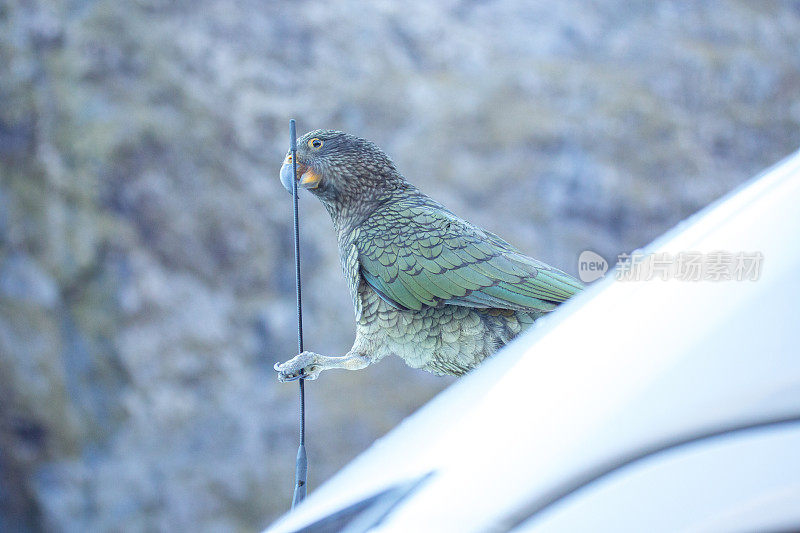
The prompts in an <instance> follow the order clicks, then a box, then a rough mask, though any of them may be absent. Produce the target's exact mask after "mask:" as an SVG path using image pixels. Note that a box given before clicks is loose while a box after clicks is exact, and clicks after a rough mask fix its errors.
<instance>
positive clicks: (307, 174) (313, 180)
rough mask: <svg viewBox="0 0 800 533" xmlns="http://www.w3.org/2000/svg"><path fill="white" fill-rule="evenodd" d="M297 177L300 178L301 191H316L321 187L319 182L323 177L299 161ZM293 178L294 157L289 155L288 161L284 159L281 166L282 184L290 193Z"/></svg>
mask: <svg viewBox="0 0 800 533" xmlns="http://www.w3.org/2000/svg"><path fill="white" fill-rule="evenodd" d="M297 175H298V176H299V178H298V180H297V187H298V188H299V189H316V188H317V187H318V186H319V180H320V179H322V176H321V175H320V174H319V173H318V172H316V171H315V170H314V169H313V168H311V167H309V166H308V165H304V164H303V163H300V162H299V161H298V162H297ZM293 177H294V176H292V156H291V154H289V155H287V156H286V159H284V161H283V165H281V183H282V184H283V187H284V188H285V189H286V190H287V191H289V192H290V193H291V192H292V178H293Z"/></svg>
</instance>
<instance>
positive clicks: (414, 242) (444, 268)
mask: <svg viewBox="0 0 800 533" xmlns="http://www.w3.org/2000/svg"><path fill="white" fill-rule="evenodd" d="M297 167H298V176H297V179H298V187H300V188H306V189H308V190H309V191H311V192H312V193H313V194H314V195H315V196H317V197H318V198H319V199H320V200H321V201H322V203H323V205H325V207H326V209H327V210H328V212H329V213H330V215H331V219H332V220H333V225H334V227H335V228H336V233H337V237H338V243H339V257H340V259H341V264H342V269H343V271H344V274H345V278H346V280H347V283H348V287H349V289H350V294H351V296H352V298H353V306H354V309H355V315H356V340H355V343H354V344H353V347H352V348H351V349H350V351H349V352H348V353H347V354H346V355H344V356H342V357H329V356H323V355H319V354H316V353H313V352H303V353H302V354H300V355H298V356H297V357H295V358H293V359H291V360H289V361H287V362H286V363H284V364H278V365H275V369H276V370H277V371H278V377H279V379H281V380H282V381H287V380H291V379H297V378H299V377H305V378H306V379H315V378H316V377H317V376H318V375H319V373H320V372H321V371H322V370H327V369H330V368H347V369H351V370H355V369H359V368H364V367H365V366H367V365H369V364H370V363H372V362H375V361H378V360H380V359H382V358H383V357H385V356H387V355H397V356H399V357H402V358H403V359H404V360H405V361H406V363H407V364H409V365H410V366H412V367H415V368H424V369H425V370H428V371H430V372H434V373H437V374H453V375H461V374H464V373H465V372H467V371H469V370H470V369H472V368H474V367H475V366H476V365H477V364H479V363H480V362H481V361H482V360H483V359H485V358H486V357H488V356H489V355H491V354H492V353H494V352H495V351H496V350H497V349H498V348H500V347H501V346H503V345H504V344H506V343H507V342H508V341H509V340H511V339H512V338H513V337H514V336H516V335H517V334H518V333H519V332H520V331H522V330H523V329H525V328H526V327H527V326H529V325H530V324H532V323H533V321H534V320H536V319H537V318H539V317H541V316H542V315H543V314H545V313H547V312H548V311H552V310H553V309H554V308H555V307H556V306H557V305H558V304H560V303H561V302H563V301H565V300H566V299H568V298H570V297H571V296H573V295H574V294H575V293H577V292H578V291H580V290H581V288H582V286H581V284H580V283H579V282H578V281H577V280H575V279H574V278H572V277H571V276H569V275H567V274H565V273H564V272H561V271H560V270H557V269H555V268H553V267H550V266H548V265H546V264H544V263H542V262H540V261H537V260H536V259H533V258H530V257H528V256H525V255H523V254H522V253H521V252H519V251H518V250H517V249H516V248H514V247H513V246H511V245H510V244H508V243H507V242H505V241H504V240H503V239H501V238H500V237H498V236H497V235H494V234H493V233H490V232H488V231H485V230H483V229H481V228H479V227H477V226H474V225H472V224H470V223H469V222H467V221H465V220H462V219H460V218H458V217H457V216H455V215H454V214H453V213H451V212H450V211H448V210H447V209H446V208H445V207H444V206H442V205H441V204H439V203H438V202H436V201H434V200H433V199H431V198H430V197H428V196H426V195H425V194H423V193H422V192H420V191H419V190H418V189H417V188H416V187H414V186H413V185H411V184H410V183H408V182H407V181H406V180H405V179H404V178H403V177H402V176H401V175H400V173H399V172H397V170H396V169H395V167H394V164H393V163H392V162H391V160H390V159H389V158H388V157H387V156H386V154H384V153H383V152H382V151H381V150H380V149H379V148H378V147H377V146H375V145H374V144H372V143H371V142H369V141H366V140H364V139H360V138H358V137H354V136H352V135H348V134H346V133H342V132H338V131H325V130H317V131H313V132H310V133H307V134H305V135H304V136H303V137H301V138H300V139H298V152H297ZM291 179H292V173H291V156H290V155H287V158H286V161H285V162H284V165H283V167H282V168H281V181H282V182H283V184H284V186H285V187H286V188H287V189H289V190H290V191H291V185H292V183H291Z"/></svg>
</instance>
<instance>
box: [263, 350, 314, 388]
mask: <svg viewBox="0 0 800 533" xmlns="http://www.w3.org/2000/svg"><path fill="white" fill-rule="evenodd" d="M320 359H322V356H321V355H319V354H316V353H314V352H303V353H301V354H300V355H297V356H295V357H293V358H291V359H289V360H288V361H286V362H285V363H283V364H281V363H275V366H274V367H273V368H274V369H275V371H276V372H277V373H278V381H280V382H282V383H285V382H287V381H295V380H298V379H300V378H303V379H308V380H312V379H317V377H319V373H320V372H321V371H322V366H321V365H320V364H319V363H320Z"/></svg>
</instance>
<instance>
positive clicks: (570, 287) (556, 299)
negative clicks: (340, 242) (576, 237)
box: [355, 197, 583, 311]
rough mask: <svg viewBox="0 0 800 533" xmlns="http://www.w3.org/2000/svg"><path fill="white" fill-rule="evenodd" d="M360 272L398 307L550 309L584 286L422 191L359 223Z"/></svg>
mask: <svg viewBox="0 0 800 533" xmlns="http://www.w3.org/2000/svg"><path fill="white" fill-rule="evenodd" d="M355 246H356V248H357V250H358V253H359V262H360V264H361V274H362V275H363V277H364V279H365V280H366V281H367V283H369V284H370V285H371V286H372V287H373V288H374V289H375V291H376V292H378V294H380V295H381V297H382V298H383V299H384V300H386V301H387V302H389V303H390V304H392V305H394V306H395V307H398V308H401V309H415V310H419V309H421V308H422V307H433V306H436V305H439V304H441V303H447V304H453V305H462V306H468V307H477V308H500V309H514V310H538V311H550V310H552V309H554V308H555V307H556V306H557V305H558V304H559V303H561V302H563V301H565V300H567V299H568V298H570V297H572V296H573V295H575V294H576V293H577V292H579V291H580V290H581V289H583V285H581V283H580V282H579V281H578V280H576V279H575V278H573V277H572V276H569V275H568V274H565V273H564V272H562V271H560V270H558V269H556V268H553V267H551V266H548V265H546V264H544V263H542V262H541V261H537V260H536V259H533V258H531V257H528V256H525V255H523V254H522V253H520V252H519V251H518V250H517V249H515V248H514V247H513V246H511V245H510V244H508V243H507V242H506V241H504V240H503V239H501V238H500V237H498V236H497V235H494V234H493V233H490V232H488V231H485V230H482V229H480V228H478V227H476V226H473V225H472V224H470V223H468V222H466V221H464V220H462V219H460V218H458V217H456V216H455V215H453V214H452V213H450V212H449V211H447V210H446V209H445V208H444V207H442V206H440V205H439V204H437V203H435V202H434V201H433V200H430V199H429V198H427V197H412V198H408V199H404V200H400V201H396V202H391V203H388V204H385V205H384V206H382V207H381V208H380V209H379V210H378V211H377V212H375V213H373V214H372V216H370V217H369V218H368V219H367V220H365V221H364V222H363V223H362V224H361V225H360V227H359V231H358V236H357V238H356V240H355Z"/></svg>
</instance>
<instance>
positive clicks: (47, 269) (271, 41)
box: [0, 0, 800, 531]
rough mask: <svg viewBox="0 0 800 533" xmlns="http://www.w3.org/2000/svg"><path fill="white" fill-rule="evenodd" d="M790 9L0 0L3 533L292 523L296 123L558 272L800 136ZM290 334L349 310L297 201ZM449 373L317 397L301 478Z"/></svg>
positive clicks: (338, 385) (325, 329)
mask: <svg viewBox="0 0 800 533" xmlns="http://www.w3.org/2000/svg"><path fill="white" fill-rule="evenodd" d="M798 94H800V3H798V2H796V1H794V2H789V1H786V2H778V1H771V2H758V3H753V2H749V1H746V0H743V1H738V2H735V1H725V2H713V3H710V2H701V1H696V2H686V1H675V2H668V1H667V2H633V3H631V2H628V1H622V0H612V1H605V2H595V3H592V4H591V5H589V4H587V3H585V2H582V1H580V0H568V1H564V2H555V3H554V2H522V1H519V2H517V1H513V0H500V1H496V2H469V1H446V2H426V1H422V0H419V1H417V0H415V1H408V2H376V3H367V4H366V5H365V4H364V3H359V2H353V1H351V0H341V1H333V2H286V3H277V2H259V1H254V0H237V1H232V0H230V1H211V0H205V1H203V0H201V1H193V2H187V1H176V2H166V1H161V0H141V1H138V2H119V1H112V0H88V1H82V2H62V1H55V0H54V1H51V2H39V1H36V0H26V1H18V2H8V1H0V102H2V104H3V105H2V106H0V178H1V179H2V181H0V530H3V531H6V530H11V531H14V530H23V531H24V530H40V529H47V530H53V531H62V530H65V531H106V530H120V529H125V530H132V531H139V530H178V531H180V530H186V529H189V528H191V529H193V530H200V531H206V530H208V531H217V530H219V531H230V530H237V529H246V530H252V529H254V528H258V527H261V526H263V525H266V524H267V523H268V522H269V521H270V519H271V518H273V517H275V516H276V514H278V513H280V512H282V511H284V510H286V509H287V507H288V504H289V499H290V497H291V488H292V477H293V467H294V453H295V449H296V444H297V407H296V402H297V400H296V394H297V393H296V387H294V386H288V385H280V384H278V383H277V382H276V380H275V378H274V375H273V372H272V370H271V367H272V364H273V363H274V362H275V361H278V360H285V359H287V358H288V357H289V356H291V355H293V353H294V351H295V344H294V292H293V291H294V281H293V267H292V264H291V258H292V240H291V222H290V220H291V219H290V210H291V209H290V208H291V205H290V204H291V202H290V200H289V197H288V196H287V195H286V193H285V191H284V190H283V188H282V187H281V186H280V184H279V182H278V179H277V171H278V168H279V166H280V163H281V160H282V158H283V154H284V151H285V148H286V145H287V133H286V131H287V120H288V118H289V117H290V116H294V117H296V118H297V120H298V124H299V128H300V130H301V131H305V130H307V129H313V128H317V127H326V128H338V129H344V130H347V131H350V132H352V133H356V134H359V135H361V136H364V137H367V138H370V139H373V140H375V141H376V142H377V143H378V144H379V145H381V146H382V147H383V148H384V149H385V150H386V151H387V152H388V153H389V154H390V155H392V156H393V157H394V159H395V161H396V163H397V165H398V167H399V168H400V169H401V171H402V172H403V173H404V174H405V175H406V176H407V177H408V178H409V179H411V180H412V181H413V182H415V183H416V184H418V185H420V186H421V187H422V188H423V190H425V191H426V192H428V193H430V194H431V195H432V196H434V197H436V198H437V199H439V200H441V201H443V202H444V203H445V204H446V205H448V206H449V207H450V208H451V209H452V210H454V211H455V212H457V213H459V214H461V215H463V216H466V217H467V218H469V219H471V220H472V221H473V222H475V223H478V224H481V225H483V226H485V227H487V228H488V229H491V230H493V231H495V232H497V233H499V234H501V235H503V236H504V237H505V238H507V239H508V240H510V241H511V242H513V243H515V244H516V245H518V246H519V247H520V248H522V249H523V250H525V251H528V252H530V253H532V254H534V255H536V256H537V257H539V258H541V259H543V260H545V261H547V262H551V263H553V264H556V265H559V266H561V267H563V268H564V269H566V270H568V271H570V272H573V273H574V272H575V271H576V262H577V257H578V254H579V253H580V252H581V251H582V250H585V249H591V250H594V251H597V252H599V253H601V254H602V255H604V256H605V257H606V258H608V259H609V260H612V262H613V259H614V258H615V257H616V255H617V254H618V253H620V252H622V251H629V250H631V249H632V248H635V247H637V246H639V245H642V244H644V243H646V242H648V241H649V240H650V239H652V238H653V237H655V236H657V235H659V234H660V233H661V232H663V231H664V230H665V229H667V228H669V227H670V226H672V225H673V224H675V223H676V222H678V221H679V220H681V219H682V218H684V217H685V216H687V215H689V214H691V213H692V212H694V211H696V210H697V209H699V208H700V207H702V206H704V205H705V204H707V203H708V202H709V201H711V200H713V199H714V198H716V197H718V196H720V195H721V194H723V193H725V192H727V191H728V190H730V189H732V188H733V187H734V186H736V185H737V184H739V183H741V182H742V181H743V180H745V179H746V178H748V177H749V176H751V175H752V174H753V173H754V172H756V171H758V170H759V169H761V168H763V167H765V166H767V165H769V164H771V163H773V162H775V161H777V160H778V159H780V158H781V157H782V156H784V155H786V154H788V153H789V152H791V151H793V150H795V149H796V148H797V146H798V145H799V144H800V129H798V126H799V125H800V102H798V99H797V95H798ZM301 210H302V215H301V216H302V236H301V239H302V245H303V261H304V262H303V275H304V288H305V310H306V316H305V324H306V345H307V346H308V347H309V348H311V349H314V350H315V351H319V352H322V353H332V354H335V353H343V352H344V351H345V350H346V349H347V348H348V347H349V344H350V342H351V341H352V331H353V319H352V311H351V310H350V303H349V298H348V296H347V292H346V288H345V283H344V281H343V279H342V278H341V273H340V269H339V266H338V263H337V256H336V244H335V238H334V234H333V230H332V229H331V228H330V223H329V221H328V219H327V214H326V213H325V212H324V210H323V209H322V208H321V206H319V205H318V204H317V203H316V202H315V201H314V200H313V199H310V198H307V197H304V198H303V199H302V201H301ZM449 383H450V381H449V380H446V379H441V378H435V377H433V376H430V375H427V374H425V373H422V372H419V371H414V370H411V369H407V368H405V367H403V365H402V363H400V362H398V361H385V362H382V363H381V364H379V365H376V366H375V367H374V368H370V369H367V370H364V371H361V372H356V373H346V372H339V373H332V374H331V375H325V376H324V377H323V379H321V380H320V381H319V382H316V383H313V384H310V385H309V386H308V387H307V390H308V413H309V418H308V432H309V433H308V440H309V455H310V460H311V475H310V482H311V485H312V490H313V486H314V485H316V484H319V483H320V482H321V481H323V480H324V478H326V477H327V476H329V475H330V474H331V473H333V472H335V471H336V469H337V468H339V467H340V466H341V465H343V464H344V463H345V462H346V461H347V460H349V459H350V458H351V457H352V456H354V455H355V454H356V453H357V452H358V451H360V450H362V449H363V448H365V447H366V446H367V445H369V443H370V442H372V440H374V439H375V438H376V437H377V436H379V435H381V434H382V433H384V432H385V431H387V430H388V429H390V428H391V427H392V426H393V425H395V424H396V423H397V422H398V421H399V420H400V419H402V417H404V416H405V415H407V414H408V413H409V412H411V411H413V410H414V409H415V408H416V407H418V406H419V405H421V404H422V403H424V402H425V401H426V400H427V399H428V398H430V397H431V396H432V395H433V394H435V393H436V392H437V391H438V390H440V389H441V388H443V387H444V386H446V385H447V384H449Z"/></svg>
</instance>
